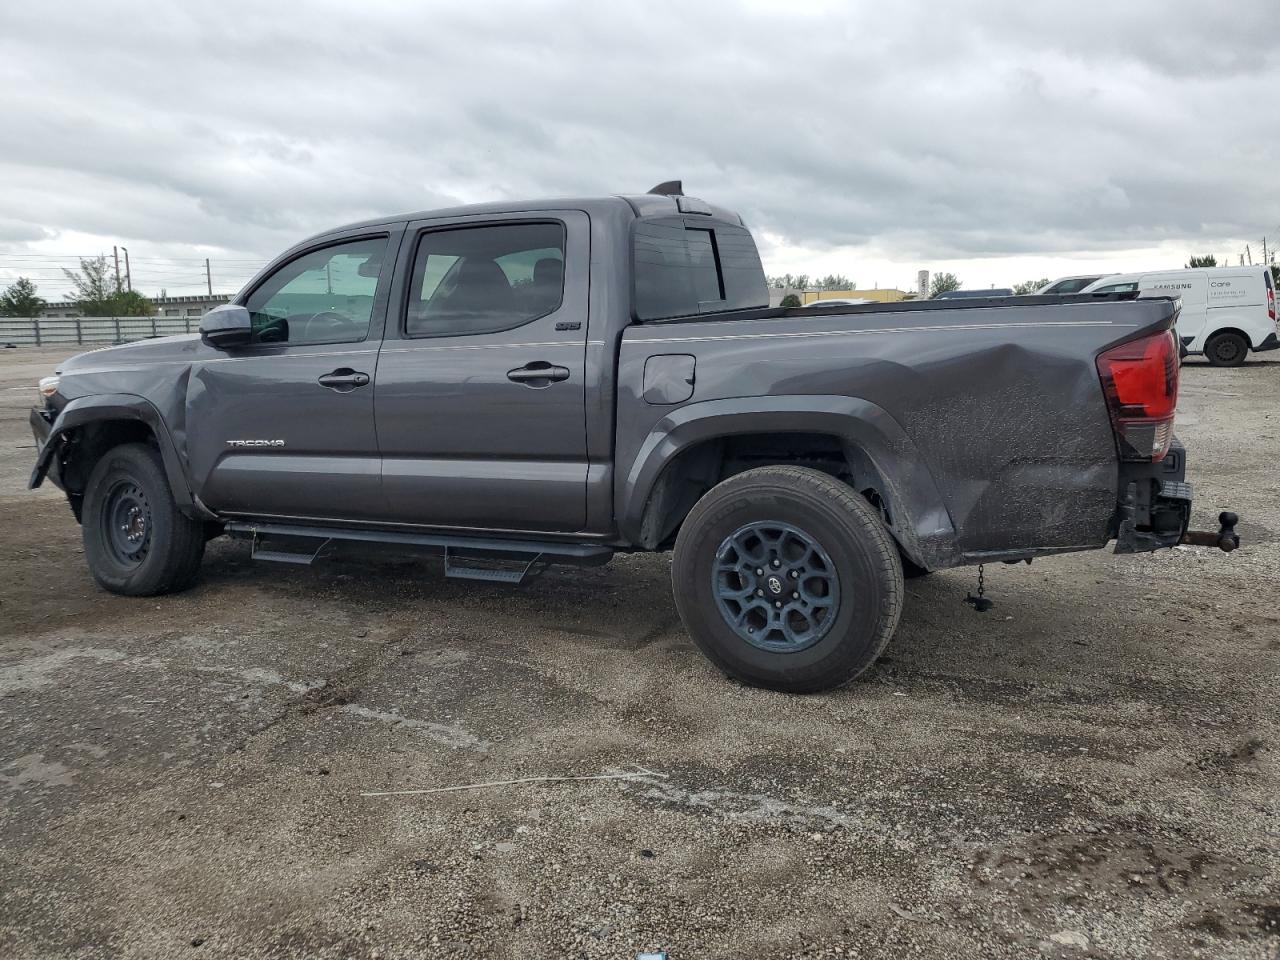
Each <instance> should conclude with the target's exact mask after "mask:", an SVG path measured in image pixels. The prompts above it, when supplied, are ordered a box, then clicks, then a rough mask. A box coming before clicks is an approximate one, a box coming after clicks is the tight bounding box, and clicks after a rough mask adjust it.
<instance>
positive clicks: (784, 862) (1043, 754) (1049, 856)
mask: <svg viewBox="0 0 1280 960" xmlns="http://www.w3.org/2000/svg"><path fill="white" fill-rule="evenodd" d="M62 355H63V354H62V352H54V353H50V352H47V351H46V352H44V353H38V352H34V351H12V350H11V351H0V530H2V531H3V533H2V534H0V843H2V848H0V956H3V957H6V958H10V960H21V958H32V957H55V956H58V957H61V956H69V957H85V958H88V957H166V958H168V957H177V956H192V957H237V958H244V957H369V958H373V957H384V958H395V957H481V956H484V957H488V956H493V957H511V958H526V957H538V958H542V957H548V958H549V957H591V958H594V957H610V958H629V957H634V956H635V954H636V952H637V951H640V950H643V949H646V948H647V949H656V948H663V949H666V950H668V951H669V952H670V956H671V958H672V960H685V958H703V957H721V958H746V957H836V956H843V957H908V956H909V957H936V958H948V960H955V958H968V957H972V958H979V957H981V958H991V957H996V958H1003V957H1044V956H1048V957H1086V956H1087V957H1098V958H1106V957H1143V958H1146V957H1193V956H1203V957H1212V958H1224V957H1226V958H1242V957H1251V958H1268V960H1270V958H1272V957H1274V956H1275V955H1276V954H1277V951H1278V950H1280V763H1278V758H1280V753H1277V743H1278V742H1280V720H1278V716H1277V714H1278V708H1277V694H1276V681H1277V676H1278V675H1280V670H1278V669H1277V663H1278V662H1280V608H1278V607H1277V586H1280V540H1278V539H1277V536H1276V532H1277V531H1280V502H1278V499H1277V495H1276V491H1277V487H1278V486H1280V485H1278V484H1277V481H1276V469H1277V467H1276V463H1277V461H1278V460H1280V363H1265V362H1251V363H1249V364H1248V365H1246V366H1245V367H1243V368H1241V369H1238V370H1216V369H1211V368H1209V367H1207V366H1205V365H1203V364H1201V363H1189V364H1188V365H1187V366H1186V367H1185V368H1184V380H1183V383H1184V386H1183V392H1182V403H1181V412H1180V415H1179V424H1180V426H1179V433H1180V435H1181V436H1182V438H1183V440H1184V441H1185V442H1186V444H1187V447H1188V448H1189V450H1190V464H1191V468H1190V474H1191V477H1190V479H1191V480H1193V482H1194V483H1195V484H1196V488H1197V513H1198V516H1197V518H1196V519H1197V525H1198V526H1202V527H1203V526H1208V525H1210V524H1214V517H1215V515H1216V511H1217V510H1218V509H1220V508H1222V507H1224V506H1229V507H1232V508H1234V509H1237V510H1238V511H1239V512H1240V514H1241V515H1242V516H1243V517H1244V518H1245V519H1246V523H1245V524H1244V525H1243V526H1242V528H1241V533H1242V535H1243V536H1244V538H1245V539H1246V542H1247V547H1246V549H1245V550H1243V551H1241V552H1239V553H1237V554H1234V555H1231V556H1226V555H1223V554H1220V553H1217V552H1209V551H1204V550H1188V549H1179V550H1174V551H1166V552H1163V553H1160V554H1158V555H1154V556H1141V557H1115V556H1113V555H1111V554H1109V553H1102V552H1099V553H1093V554H1082V555H1076V556H1069V557H1063V558H1059V559H1054V560H1043V561H1037V562H1036V563H1035V564H1033V565H1032V566H1030V567H1027V566H1017V567H1005V566H1000V567H997V568H994V569H991V568H988V578H987V581H988V589H989V591H990V594H991V595H992V596H994V597H995V599H996V606H995V608H994V610H992V611H991V612H990V613H987V614H983V615H979V614H977V613H975V612H973V611H972V610H971V609H970V608H969V607H966V606H964V605H963V604H962V602H961V598H962V597H963V596H964V594H965V592H966V591H967V590H969V589H971V588H972V587H973V586H974V583H975V577H974V571H973V570H960V571H949V572H945V573H942V574H937V575H934V576H931V577H929V578H926V579H925V580H921V581H914V582H911V583H910V584H909V585H908V602H907V607H906V612H905V614H904V616H903V620H902V625H901V627H900V628H899V630H898V633H897V637H896V639H895V640H894V642H893V643H892V644H891V645H890V647H889V649H888V651H887V654H886V656H885V657H884V658H883V659H882V660H881V661H880V662H879V663H878V664H877V665H876V667H875V668H874V669H873V670H872V671H870V673H869V674H868V675H867V676H865V677H864V678H863V679H861V680H859V681H858V682H856V683H854V684H853V685H851V686H850V687H848V688H846V689H844V690H841V691H839V692H837V693H833V694H830V695H822V696H812V697H803V698H800V697H788V696H782V695H779V694H771V693H765V692H761V691H756V690H750V689H744V688H742V687H740V686H737V685H735V684H733V683H731V682H729V681H727V680H726V679H725V678H723V677H722V676H720V675H718V674H717V673H716V672H715V671H714V670H713V669H712V668H711V667H710V666H709V665H708V663H707V662H706V661H705V660H703V658H702V657H701V656H700V655H699V654H698V653H697V652H696V650H695V649H694V648H693V647H692V646H691V644H690V643H689V641H688V639H687V638H686V636H685V634H684V632H683V630H682V629H681V627H680V624H679V622H678V620H677V618H676V614H675V611H674V608H673V605H672V600H671V594H670V589H669V583H668V570H669V565H668V561H667V558H666V557H663V556H642V557H630V558H628V557H621V558H618V559H617V560H615V561H614V562H613V563H612V564H610V565H609V566H607V567H604V568H600V569H597V570H591V571H585V572H584V571H572V570H565V571H552V572H550V573H548V574H547V575H546V576H544V577H543V578H542V579H540V580H538V581H536V582H534V583H532V584H530V585H528V586H526V587H523V588H519V589H513V588H510V587H505V586H497V585H489V584H477V583H469V582H464V581H453V580H445V579H444V578H443V576H442V573H441V568H440V565H439V563H438V562H436V561H433V560H429V559H428V560H420V561H419V560H415V561H408V560H401V559H377V560H352V559H348V560H342V561H335V562H330V563H325V564H321V565H317V566H316V567H313V568H295V567H291V566H284V565H269V564H257V563H252V562H250V560H249V558H248V548H247V546H246V545H244V544H243V543H236V542H228V541H225V540H219V541H216V542H214V543H213V544H211V545H210V551H209V554H208V556H207V558H206V560H205V565H204V574H203V578H202V580H201V581H200V583H199V585H198V586H197V587H196V588H195V589H193V590H191V591H190V592H188V593H186V594H183V595H181V596H175V597H168V598H160V599H152V600H135V599H125V598H121V597H116V596H111V595H108V594H106V593H103V592H101V591H99V590H98V589H96V588H95V586H94V584H93V583H92V581H91V580H90V578H89V575H88V573H87V572H86V570H85V566H84V563H83V557H82V555H81V549H80V536H79V528H78V527H77V526H76V524H75V523H74V522H73V520H72V518H71V515H70V512H69V511H68V509H67V507H66V505H65V503H64V502H63V501H62V500H61V498H60V495H59V494H58V493H57V491H39V492H37V493H29V492H27V491H26V490H25V489H24V486H25V478H26V475H27V473H28V471H29V469H30V464H31V460H32V456H33V453H34V450H33V448H32V446H31V438H30V435H29V433H28V431H27V424H26V410H27V407H28V405H29V402H30V399H31V397H32V395H33V391H32V384H33V383H34V381H35V380H36V379H37V378H38V377H39V376H40V375H42V374H44V373H45V372H47V371H48V369H49V368H50V367H51V366H52V364H53V362H54V361H56V360H58V359H61V357H62ZM1214 525H1216V524H1214ZM609 774H612V775H618V776H622V775H625V778H623V779H611V780H582V781H574V782H564V783H555V784H525V785H514V786H506V787H494V788H488V789H478V790H470V791H459V792H452V793H439V794H434V795H426V796H396V797H365V796H362V795H361V794H362V792H368V791H384V790H405V789H415V788H432V787H441V786H448V785H458V784H467V783H474V782H477V781H493V780H510V779H516V778H522V777H537V776H584V777H588V776H600V775H609Z"/></svg>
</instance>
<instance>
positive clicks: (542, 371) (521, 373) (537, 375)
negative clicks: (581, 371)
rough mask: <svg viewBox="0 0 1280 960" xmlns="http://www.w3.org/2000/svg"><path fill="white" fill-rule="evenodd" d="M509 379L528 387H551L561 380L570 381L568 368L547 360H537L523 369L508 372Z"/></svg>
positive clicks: (518, 368)
mask: <svg viewBox="0 0 1280 960" xmlns="http://www.w3.org/2000/svg"><path fill="white" fill-rule="evenodd" d="M507 379H508V380H510V381H512V382H513V383H523V384H524V385H525V386H526V387H549V386H551V384H553V383H557V382H558V381H560V380H568V379H569V368H568V367H557V366H556V365H554V364H551V363H547V361H545V360H535V361H533V363H527V364H525V365H524V366H523V367H516V369H514V370H508V371H507Z"/></svg>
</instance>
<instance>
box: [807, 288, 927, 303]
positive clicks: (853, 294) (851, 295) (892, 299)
mask: <svg viewBox="0 0 1280 960" xmlns="http://www.w3.org/2000/svg"><path fill="white" fill-rule="evenodd" d="M854 299H857V300H877V301H879V302H880V303H897V302H898V301H899V300H905V299H907V292H906V291H905V290H893V289H885V290H882V289H877V290H806V291H805V292H804V293H802V294H800V302H801V303H804V304H809V303H813V302H814V301H815V300H854Z"/></svg>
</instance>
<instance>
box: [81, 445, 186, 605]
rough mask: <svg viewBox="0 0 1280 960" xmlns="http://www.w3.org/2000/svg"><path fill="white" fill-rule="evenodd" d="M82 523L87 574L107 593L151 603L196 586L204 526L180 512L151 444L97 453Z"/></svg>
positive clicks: (124, 446)
mask: <svg viewBox="0 0 1280 960" xmlns="http://www.w3.org/2000/svg"><path fill="white" fill-rule="evenodd" d="M81 523H82V535H83V537H84V555H85V559H86V560H87V561H88V562H89V572H90V573H92V574H93V579H94V580H96V581H97V582H98V584H99V586H101V587H103V588H104V589H106V590H110V591H111V592H112V593H120V594H124V595H125V596H131V597H148V596H154V595H155V594H159V593H171V592H173V591H176V590H182V589H184V588H185V587H188V586H190V585H191V583H192V581H194V580H195V577H196V573H197V572H198V571H199V568H200V560H201V559H202V558H203V556H204V543H205V535H204V525H203V524H202V523H200V522H199V521H196V520H192V519H191V518H190V517H187V516H185V515H184V514H183V513H182V512H181V511H179V510H178V507H177V504H176V503H174V499H173V493H172V492H171V491H170V489H169V481H168V478H167V477H166V476H165V473H164V467H163V465H162V464H161V462H160V454H159V453H157V452H156V450H155V449H154V448H152V447H150V446H148V445H146V444H142V443H127V444H123V445H121V446H118V447H112V448H111V449H110V450H108V451H107V452H106V453H104V454H103V455H102V458H101V459H100V460H99V461H98V462H97V464H95V465H94V468H93V471H92V472H91V473H90V474H89V483H88V485H87V486H86V488H85V494H84V510H83V513H82V515H81Z"/></svg>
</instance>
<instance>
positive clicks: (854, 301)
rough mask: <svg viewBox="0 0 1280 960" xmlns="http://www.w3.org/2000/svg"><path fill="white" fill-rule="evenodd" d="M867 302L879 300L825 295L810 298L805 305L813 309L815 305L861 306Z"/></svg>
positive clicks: (808, 308) (806, 307) (807, 308)
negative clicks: (818, 297) (815, 298)
mask: <svg viewBox="0 0 1280 960" xmlns="http://www.w3.org/2000/svg"><path fill="white" fill-rule="evenodd" d="M867 303H879V301H878V300H872V299H870V298H867V297H824V298H820V299H818V300H810V301H809V302H808V303H806V304H803V306H804V308H805V309H806V310H811V309H813V308H814V307H860V306H862V305H863V304H867Z"/></svg>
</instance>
